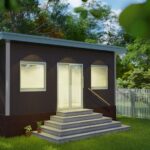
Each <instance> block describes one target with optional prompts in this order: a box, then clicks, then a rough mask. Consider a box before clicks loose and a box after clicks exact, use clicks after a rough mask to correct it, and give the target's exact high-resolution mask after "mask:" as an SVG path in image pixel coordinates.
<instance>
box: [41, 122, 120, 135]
mask: <svg viewBox="0 0 150 150" xmlns="http://www.w3.org/2000/svg"><path fill="white" fill-rule="evenodd" d="M114 124H120V125H121V123H120V121H112V122H109V123H103V124H96V125H89V126H82V127H75V128H71V129H70V128H69V129H63V130H61V129H57V128H53V127H49V126H45V125H43V126H42V127H41V128H42V129H46V130H53V131H56V132H67V131H74V130H78V129H80V130H81V129H86V128H93V127H98V126H106V125H114Z"/></svg>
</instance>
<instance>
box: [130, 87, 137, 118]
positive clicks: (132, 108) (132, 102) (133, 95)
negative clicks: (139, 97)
mask: <svg viewBox="0 0 150 150" xmlns="http://www.w3.org/2000/svg"><path fill="white" fill-rule="evenodd" d="M135 100H136V95H135V91H133V90H132V89H131V90H130V101H131V116H132V117H135V116H136V114H135Z"/></svg>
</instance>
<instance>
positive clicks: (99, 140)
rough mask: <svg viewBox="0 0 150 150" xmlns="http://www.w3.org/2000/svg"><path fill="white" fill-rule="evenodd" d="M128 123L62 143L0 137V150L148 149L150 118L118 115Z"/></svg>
mask: <svg viewBox="0 0 150 150" xmlns="http://www.w3.org/2000/svg"><path fill="white" fill-rule="evenodd" d="M119 120H120V121H121V122H122V123H124V124H126V125H130V126H131V129H130V130H129V131H125V132H118V133H112V134H107V135H102V136H96V137H91V138H88V139H84V140H80V141H73V142H69V143H64V144H54V143H50V142H47V141H45V140H42V139H39V138H37V137H35V136H31V137H29V138H28V137H24V136H21V137H15V138H0V150H149V149H150V120H144V119H131V118H124V117H119Z"/></svg>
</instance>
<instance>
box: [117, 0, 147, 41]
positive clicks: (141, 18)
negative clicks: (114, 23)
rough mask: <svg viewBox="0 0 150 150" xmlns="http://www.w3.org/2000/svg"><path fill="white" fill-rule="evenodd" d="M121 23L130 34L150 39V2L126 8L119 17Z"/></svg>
mask: <svg viewBox="0 0 150 150" xmlns="http://www.w3.org/2000/svg"><path fill="white" fill-rule="evenodd" d="M119 22H120V25H121V26H122V27H123V28H124V29H125V30H126V31H127V32H128V33H129V34H131V35H133V36H135V37H144V38H150V1H149V0H148V1H147V2H145V3H142V4H132V5H130V6H128V7H127V8H125V9H124V11H123V12H122V13H121V14H120V16H119Z"/></svg>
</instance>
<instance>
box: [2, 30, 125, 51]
mask: <svg viewBox="0 0 150 150" xmlns="http://www.w3.org/2000/svg"><path fill="white" fill-rule="evenodd" d="M0 39H1V40H2V39H4V40H10V41H20V42H29V43H38V44H48V45H57V46H64V47H74V48H83V49H88V50H98V51H110V52H116V53H125V52H126V49H125V48H121V47H118V46H109V45H100V44H90V43H84V42H79V41H72V40H64V39H55V38H49V37H43V36H36V35H27V34H20V33H11V32H0Z"/></svg>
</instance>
